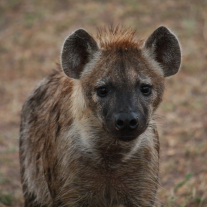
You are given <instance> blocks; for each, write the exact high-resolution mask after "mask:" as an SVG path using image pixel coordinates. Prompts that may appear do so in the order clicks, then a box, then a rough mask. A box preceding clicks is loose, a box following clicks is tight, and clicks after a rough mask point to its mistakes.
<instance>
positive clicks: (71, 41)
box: [61, 29, 98, 79]
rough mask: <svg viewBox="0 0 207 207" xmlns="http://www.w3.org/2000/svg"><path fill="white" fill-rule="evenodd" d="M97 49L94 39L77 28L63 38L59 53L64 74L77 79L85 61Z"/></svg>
mask: <svg viewBox="0 0 207 207" xmlns="http://www.w3.org/2000/svg"><path fill="white" fill-rule="evenodd" d="M97 50H98V45H97V43H96V41H95V40H94V39H93V37H91V36H90V35H89V34H88V33H87V32H86V31H85V30H83V29H79V30H76V31H75V32H74V33H72V34H71V35H70V36H68V38H67V39H66V40H65V42H64V44H63V49H62V54H61V64H62V68H63V71H64V72H65V74H66V75H67V76H69V77H71V78H75V79H79V78H80V75H81V72H82V71H83V69H84V66H85V64H86V63H88V62H89V61H90V58H91V57H92V55H93V54H94V52H96V51H97Z"/></svg>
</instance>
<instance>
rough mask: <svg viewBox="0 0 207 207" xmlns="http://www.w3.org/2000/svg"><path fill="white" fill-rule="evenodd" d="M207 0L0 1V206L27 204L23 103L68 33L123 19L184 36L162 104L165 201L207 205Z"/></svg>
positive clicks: (170, 205)
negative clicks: (21, 151) (21, 150)
mask: <svg viewBox="0 0 207 207" xmlns="http://www.w3.org/2000/svg"><path fill="white" fill-rule="evenodd" d="M206 11H207V2H206V1H205V0H200V1H193V0H189V1H187V0H180V1H170V0H166V1H161V0H154V1H149V0H146V1H145V0H139V1H135V0H128V1H124V0H117V1H115V0H114V1H113V0H111V1H108V0H106V1H100V0H96V1H95V0H94V1H89V0H85V1H80V0H79V1H72V0H71V1H70V0H61V1H54V0H50V1H49V0H35V1H27V0H7V1H6V0H5V1H0V42H1V43H0V207H2V206H9V205H10V206H13V207H20V206H22V205H23V197H22V191H21V185H20V176H19V160H18V131H19V121H20V110H21V106H22V104H23V102H24V101H25V99H26V97H27V96H28V94H29V93H30V92H31V91H32V89H33V88H34V86H35V85H36V83H37V82H38V81H39V80H40V79H41V78H43V77H44V76H45V75H47V74H49V73H50V71H51V69H53V68H55V67H56V64H55V63H58V62H59V54H60V48H61V44H62V42H63V40H64V39H65V38H66V36H67V35H68V34H69V33H70V32H71V31H73V30H74V29H77V28H85V29H87V30H88V31H89V32H90V33H93V32H94V31H95V30H96V27H99V26H102V25H104V24H111V23H123V24H124V25H126V26H127V27H128V26H131V27H132V28H134V29H136V30H137V31H138V33H139V34H140V39H144V38H146V37H147V36H148V35H150V33H151V32H152V31H154V29H156V27H157V26H160V25H165V26H167V27H169V28H170V29H172V30H173V31H174V32H175V33H176V34H177V35H178V37H179V39H180V42H181V44H182V47H183V65H182V69H181V71H180V72H179V74H178V75H176V76H175V77H173V78H170V79H168V80H167V81H166V92H165V97H164V100H163V103H162V105H161V109H160V110H159V112H158V114H159V115H160V116H161V118H160V126H159V128H160V129H159V131H160V137H161V138H160V142H161V164H160V168H161V175H160V178H161V188H160V190H159V199H160V200H161V201H162V203H163V206H167V207H181V206H182V207H184V206H186V207H205V206H207V106H206V105H207V61H206V60H207V49H206V46H207V12H206Z"/></svg>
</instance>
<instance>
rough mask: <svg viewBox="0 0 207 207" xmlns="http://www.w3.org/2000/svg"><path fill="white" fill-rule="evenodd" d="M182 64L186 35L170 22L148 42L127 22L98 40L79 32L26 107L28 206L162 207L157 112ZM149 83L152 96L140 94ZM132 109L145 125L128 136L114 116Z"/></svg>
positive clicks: (23, 160) (23, 153)
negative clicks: (101, 90) (104, 94)
mask: <svg viewBox="0 0 207 207" xmlns="http://www.w3.org/2000/svg"><path fill="white" fill-rule="evenodd" d="M158 55H159V56H158ZM179 66H180V47H179V43H178V40H177V38H176V37H175V36H174V35H173V34H172V33H171V32H170V31H169V30H168V29H167V28H165V27H160V28H158V29H157V30H156V31H155V32H154V33H153V34H152V35H151V36H150V37H149V38H148V40H147V41H146V42H145V43H143V41H140V40H137V39H136V34H135V32H134V31H132V30H129V29H123V28H119V27H115V28H109V29H104V30H100V31H99V32H98V35H97V37H96V38H93V37H92V36H91V35H89V34H88V33H87V32H86V31H85V30H82V29H80V30H77V31H75V32H74V33H72V34H71V35H70V36H69V37H68V38H67V39H66V41H65V43H64V46H63V49H62V54H61V67H60V68H59V69H58V70H56V71H54V72H53V73H52V74H51V75H49V76H48V77H46V78H45V79H44V80H43V81H42V82H40V84H39V85H38V86H37V88H36V89H35V90H34V92H33V93H32V94H31V95H30V96H29V98H28V99H27V101H26V102H25V104H24V106H23V109H22V116H21V129H20V164H21V176H22V186H23V193H24V198H25V207H43V206H47V207H149V206H156V203H157V202H158V201H157V199H156V192H157V188H158V185H159V176H158V174H159V137H158V133H157V128H156V119H155V118H154V113H155V111H156V109H157V107H158V106H159V104H160V102H161V100H162V96H163V92H164V77H166V76H170V75H173V74H175V73H176V72H177V71H178V69H179ZM142 84H145V85H151V86H152V87H153V89H152V93H151V95H150V96H149V97H144V96H143V95H142V94H141V93H140V86H141V85H142ZM103 85H104V86H107V87H109V88H110V93H109V95H110V98H108V99H107V98H105V99H102V98H100V97H99V96H98V95H97V88H98V87H100V86H103ZM130 107H132V108H133V107H134V108H136V110H138V111H139V113H140V114H141V115H140V123H141V124H140V125H143V126H140V127H141V129H140V131H139V132H137V135H136V134H135V135H134V134H133V135H131V136H135V137H134V138H133V139H132V140H131V139H129V140H128V138H126V140H127V141H122V140H120V139H119V136H122V135H121V134H119V135H117V134H116V133H119V132H116V129H112V128H113V115H114V113H119V112H120V111H125V112H126V113H128V112H129V111H130V110H131V108H130ZM142 119H143V120H144V121H143V120H142ZM111 127H112V128H111Z"/></svg>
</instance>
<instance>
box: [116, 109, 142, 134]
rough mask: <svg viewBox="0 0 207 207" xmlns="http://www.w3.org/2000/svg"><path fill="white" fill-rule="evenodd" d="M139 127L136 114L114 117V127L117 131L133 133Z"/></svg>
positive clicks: (123, 114) (122, 114) (119, 114)
mask: <svg viewBox="0 0 207 207" xmlns="http://www.w3.org/2000/svg"><path fill="white" fill-rule="evenodd" d="M138 125H139V121H138V114H137V113H135V112H130V113H118V114H116V115H115V116H114V126H115V128H116V130H125V131H126V130H128V131H133V130H135V129H136V128H137V127H138Z"/></svg>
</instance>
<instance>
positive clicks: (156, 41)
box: [145, 26, 181, 77]
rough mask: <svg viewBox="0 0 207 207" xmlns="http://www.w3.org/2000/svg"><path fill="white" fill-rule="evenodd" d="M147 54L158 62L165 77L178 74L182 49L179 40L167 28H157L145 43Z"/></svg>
mask: <svg viewBox="0 0 207 207" xmlns="http://www.w3.org/2000/svg"><path fill="white" fill-rule="evenodd" d="M145 49H146V50H147V53H148V54H149V55H150V56H151V57H152V58H154V59H155V61H157V62H158V63H159V64H160V65H161V67H162V69H163V73H164V76H165V77H168V76H171V75H174V74H176V73H177V72H178V70H179V68H180V64H181V49H180V45H179V42H178V39H177V38H176V36H175V35H174V34H172V33H171V32H170V31H169V30H168V29H167V28H166V27H164V26H161V27H159V28H157V29H156V30H155V31H154V32H153V33H152V34H151V35H150V36H149V38H148V39H147V41H146V42H145Z"/></svg>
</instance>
